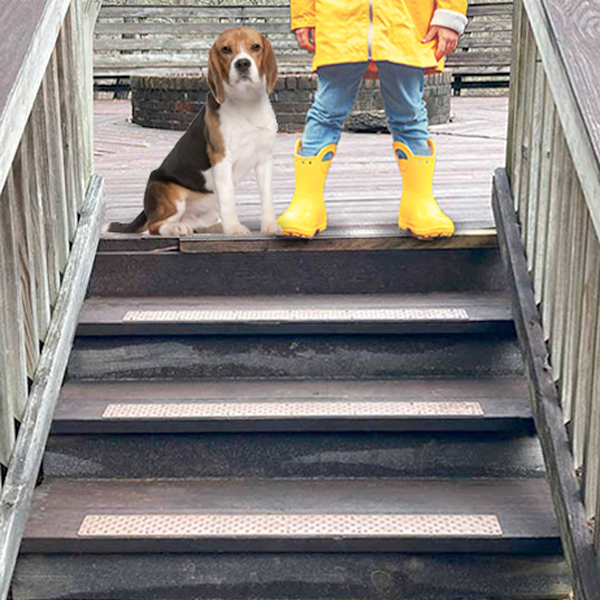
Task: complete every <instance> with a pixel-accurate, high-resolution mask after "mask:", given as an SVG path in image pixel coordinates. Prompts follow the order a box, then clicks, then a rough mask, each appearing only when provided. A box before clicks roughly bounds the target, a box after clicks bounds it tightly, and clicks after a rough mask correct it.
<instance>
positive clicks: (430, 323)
mask: <svg viewBox="0 0 600 600" xmlns="http://www.w3.org/2000/svg"><path fill="white" fill-rule="evenodd" d="M512 328H513V324H512V314H511V309H510V301H509V299H508V298H507V297H506V296H504V295H501V294H457V293H436V294H403V295H400V294H396V295H388V294H386V295H366V294H361V295H311V296H304V295H290V296H274V297H273V296H269V297H264V296H263V297H261V296H258V297H257V296H247V297H236V298H232V297H221V296H216V297H204V298H202V297H200V298H198V297H193V298H190V297H188V298H185V297H184V298H181V297H163V298H114V297H113V298H110V297H92V298H89V299H88V300H86V301H85V303H84V306H83V308H82V310H81V314H80V319H79V327H78V335H80V336H83V335H90V336H98V335H110V336H113V335H136V334H138V335H185V334H188V335H194V334H196V335H206V334H256V333H261V334H268V333H272V334H288V333H310V334H312V333H335V334H338V333H361V332H364V333H386V334H387V333H389V334H391V333H402V334H405V333H431V332H436V333H440V334H443V333H457V332H460V333H471V332H482V331H486V332H488V331H498V330H501V331H507V330H510V331H512Z"/></svg>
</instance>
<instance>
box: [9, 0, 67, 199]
mask: <svg viewBox="0 0 600 600" xmlns="http://www.w3.org/2000/svg"><path fill="white" fill-rule="evenodd" d="M70 1H71V0H31V1H28V2H26V3H23V2H21V1H20V0H5V1H3V2H2V5H1V6H0V24H1V25H0V28H1V31H0V33H1V35H0V56H10V57H11V60H10V61H5V64H4V65H3V68H2V73H1V74H0V148H2V152H1V153H0V189H1V188H2V187H4V183H5V181H6V178H7V176H8V171H9V168H10V165H11V163H12V161H13V158H14V156H15V153H16V151H17V147H18V145H19V141H20V140H21V136H22V134H23V130H24V129H25V124H26V123H27V119H28V117H29V114H30V112H31V108H32V106H33V103H34V101H35V97H36V95H37V92H38V89H39V87H40V84H41V81H42V78H43V76H44V72H45V71H46V66H47V64H48V61H49V59H50V56H51V54H52V49H53V48H54V44H55V42H56V38H57V37H58V31H59V29H60V26H61V24H62V22H63V19H64V16H65V14H66V11H67V8H68V6H69V4H70Z"/></svg>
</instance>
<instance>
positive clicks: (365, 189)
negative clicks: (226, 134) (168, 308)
mask: <svg viewBox="0 0 600 600" xmlns="http://www.w3.org/2000/svg"><path fill="white" fill-rule="evenodd" d="M452 110H453V113H454V120H453V122H452V123H449V124H446V125H438V126H435V127H432V128H431V129H432V133H433V139H434V140H435V143H436V144H437V148H438V165H437V172H436V180H435V193H436V195H437V198H438V200H439V203H440V205H441V206H442V208H443V209H444V210H445V211H446V212H447V213H448V215H449V216H450V217H452V218H453V219H454V220H455V221H456V223H457V227H458V229H461V230H466V229H469V230H471V229H482V228H491V227H493V226H494V223H493V217H492V209H491V188H492V171H493V169H495V168H496V167H499V166H502V165H504V162H505V156H504V153H505V138H506V112H507V99H506V98H497V97H484V98H475V97H465V98H455V99H453V104H452ZM95 113H96V129H95V132H96V140H95V143H96V145H95V155H96V170H97V172H98V173H99V174H100V175H102V176H104V177H105V178H106V194H107V213H106V219H107V220H111V221H113V220H119V221H125V220H131V219H132V218H133V217H135V216H136V215H137V213H138V212H139V211H140V210H141V208H142V198H143V192H144V187H145V183H146V179H147V177H148V175H149V173H150V171H151V170H152V169H154V168H156V167H157V166H158V165H159V164H160V162H161V161H162V159H163V158H164V156H166V154H167V153H168V151H169V150H170V149H171V147H172V146H173V145H174V143H175V142H176V141H177V139H178V138H179V137H180V136H181V132H176V131H164V130H158V129H145V128H142V127H140V126H138V125H134V124H132V123H131V122H130V104H129V102H128V101H98V102H96V104H95ZM297 137H298V136H297V135H290V134H285V133H282V134H279V135H278V137H277V142H276V145H275V165H276V166H275V176H274V196H275V205H276V210H277V212H278V214H279V213H281V212H283V210H285V208H286V206H287V204H288V202H289V200H290V199H291V197H292V193H293V189H294V174H293V160H292V154H293V147H294V142H295V140H296V138H297ZM400 193H401V180H400V173H399V171H398V167H397V165H396V162H395V160H394V156H393V153H392V148H391V137H390V136H389V135H382V134H354V133H345V134H344V135H343V137H342V140H341V143H340V148H339V151H338V154H337V156H336V158H335V160H334V162H333V165H332V167H331V170H330V173H329V178H328V181H327V187H326V201H327V207H328V212H329V224H330V227H335V228H348V227H349V228H351V229H352V230H353V231H356V230H358V229H361V230H364V229H365V228H373V227H374V226H378V225H379V226H382V225H388V224H391V225H393V224H394V223H395V222H396V218H397V210H398V202H399V198H400ZM236 196H237V203H238V211H239V214H240V218H241V220H242V221H243V222H244V223H245V224H247V225H248V226H249V227H250V228H251V229H253V230H258V228H259V225H258V223H259V214H260V203H259V199H258V190H257V187H256V181H255V178H254V175H253V174H251V175H250V176H249V177H248V178H247V179H246V181H244V182H242V183H241V184H240V185H239V186H238V188H237V191H236Z"/></svg>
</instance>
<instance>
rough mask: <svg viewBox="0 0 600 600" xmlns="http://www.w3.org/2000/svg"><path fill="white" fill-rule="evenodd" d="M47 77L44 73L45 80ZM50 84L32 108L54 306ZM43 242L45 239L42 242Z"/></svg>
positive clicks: (55, 251) (55, 246)
mask: <svg viewBox="0 0 600 600" xmlns="http://www.w3.org/2000/svg"><path fill="white" fill-rule="evenodd" d="M45 79H46V77H44V80H45ZM46 93H47V85H45V84H44V83H42V87H41V88H40V91H39V93H38V96H37V98H36V101H35V104H34V105H33V112H32V130H33V145H34V148H35V154H36V174H37V179H38V181H39V186H38V193H39V195H40V199H41V208H42V212H43V226H44V238H45V244H44V250H45V254H46V262H47V280H48V289H49V303H50V305H51V306H54V302H55V301H56V297H57V296H58V290H59V288H60V259H59V255H58V243H57V239H56V213H55V210H54V209H55V206H54V202H53V200H52V192H53V189H52V188H53V179H54V177H55V173H54V172H53V171H52V169H51V167H50V164H49V163H50V160H51V157H50V155H49V147H48V143H47V140H48V139H49V138H50V137H51V136H52V131H51V130H50V129H49V128H48V123H47V121H46V115H45V110H46V104H47V102H48V98H47V96H46ZM42 243H43V242H42Z"/></svg>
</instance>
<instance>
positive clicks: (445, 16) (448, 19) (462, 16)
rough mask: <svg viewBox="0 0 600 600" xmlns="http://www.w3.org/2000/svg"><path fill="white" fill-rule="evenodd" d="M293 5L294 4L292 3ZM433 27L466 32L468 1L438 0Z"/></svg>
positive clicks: (432, 21) (459, 32)
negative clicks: (437, 26) (438, 26)
mask: <svg viewBox="0 0 600 600" xmlns="http://www.w3.org/2000/svg"><path fill="white" fill-rule="evenodd" d="M292 4H293V2H292ZM435 5H436V8H435V12H434V13H433V19H431V25H440V26H441V27H447V28H448V29H453V30H454V31H456V33H458V34H461V33H463V32H464V30H465V27H466V26H467V23H468V22H469V21H468V19H467V16H466V15H467V0H437V1H436V3H435Z"/></svg>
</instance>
